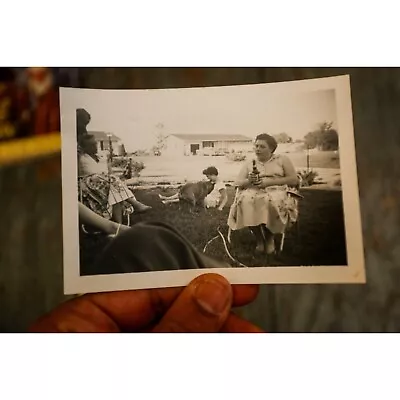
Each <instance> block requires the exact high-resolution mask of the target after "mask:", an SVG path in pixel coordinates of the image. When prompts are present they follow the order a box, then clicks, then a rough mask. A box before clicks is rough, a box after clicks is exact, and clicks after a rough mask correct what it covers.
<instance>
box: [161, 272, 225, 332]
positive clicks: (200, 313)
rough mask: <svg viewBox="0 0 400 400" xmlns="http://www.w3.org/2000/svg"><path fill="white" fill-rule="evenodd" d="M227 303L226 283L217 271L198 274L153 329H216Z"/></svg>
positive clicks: (220, 325)
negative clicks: (215, 272)
mask: <svg viewBox="0 0 400 400" xmlns="http://www.w3.org/2000/svg"><path fill="white" fill-rule="evenodd" d="M231 305H232V287H231V285H230V284H229V282H228V281H227V280H226V279H225V278H224V277H222V276H220V275H217V274H205V275H201V276H199V277H197V278H196V279H194V280H193V281H192V282H191V283H190V284H189V285H188V286H187V287H186V288H185V289H184V290H183V291H182V292H181V294H180V295H179V297H178V298H177V299H176V300H175V302H174V303H173V304H172V306H171V308H170V309H169V310H168V311H167V313H166V314H165V315H164V317H163V318H162V320H161V321H160V323H159V324H158V325H157V326H156V327H155V328H154V329H153V332H199V333H203V332H218V331H219V330H220V329H221V327H222V326H223V325H224V323H225V320H226V319H227V318H228V315H229V312H230V309H231Z"/></svg>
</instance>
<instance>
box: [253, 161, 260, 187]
mask: <svg viewBox="0 0 400 400" xmlns="http://www.w3.org/2000/svg"><path fill="white" fill-rule="evenodd" d="M252 175H253V176H254V177H255V178H256V179H255V183H259V182H260V171H259V170H258V169H257V166H256V160H253V171H252Z"/></svg>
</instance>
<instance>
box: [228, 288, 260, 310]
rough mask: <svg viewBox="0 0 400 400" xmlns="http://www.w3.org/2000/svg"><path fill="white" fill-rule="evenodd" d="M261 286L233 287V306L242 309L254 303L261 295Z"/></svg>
mask: <svg viewBox="0 0 400 400" xmlns="http://www.w3.org/2000/svg"><path fill="white" fill-rule="evenodd" d="M259 290H260V286H259V285H232V292H233V306H234V307H241V306H244V305H246V304H249V303H251V302H252V301H254V300H255V299H256V298H257V296H258V293H259Z"/></svg>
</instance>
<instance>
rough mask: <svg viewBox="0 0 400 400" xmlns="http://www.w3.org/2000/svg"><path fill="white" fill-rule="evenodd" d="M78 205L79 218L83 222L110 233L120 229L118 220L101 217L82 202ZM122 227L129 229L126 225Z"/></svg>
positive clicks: (112, 233)
mask: <svg viewBox="0 0 400 400" xmlns="http://www.w3.org/2000/svg"><path fill="white" fill-rule="evenodd" d="M78 205H79V219H80V221H81V223H83V224H85V225H90V226H92V227H93V228H96V229H99V230H101V231H102V232H104V233H106V234H109V235H114V234H115V233H116V232H117V231H118V224H117V223H116V222H113V221H109V220H108V219H106V218H103V217H101V216H100V215H98V214H96V213H95V212H93V211H92V210H91V209H90V208H88V207H86V206H85V205H84V204H82V203H81V202H79V203H78ZM121 227H123V228H126V229H128V227H125V226H121Z"/></svg>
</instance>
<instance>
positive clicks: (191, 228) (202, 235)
mask: <svg viewBox="0 0 400 400" xmlns="http://www.w3.org/2000/svg"><path fill="white" fill-rule="evenodd" d="M159 193H161V194H165V195H170V194H173V193H174V190H171V189H169V190H168V189H161V188H156V189H152V190H137V191H136V193H135V194H136V197H137V199H138V200H141V201H143V202H144V203H145V204H148V205H151V206H152V207H153V210H151V211H150V212H148V213H146V214H144V215H142V216H141V217H135V218H133V223H135V222H139V221H162V222H166V223H169V224H171V225H173V226H174V227H175V228H177V229H178V230H179V231H180V232H181V233H182V234H183V235H184V236H185V237H187V238H188V239H189V240H190V241H191V242H192V243H194V245H195V246H196V247H197V248H198V249H200V250H201V251H202V250H203V248H204V246H205V244H206V243H207V242H208V241H209V240H210V239H211V238H212V237H213V236H215V235H217V228H218V227H219V226H221V227H222V232H223V233H224V234H226V233H227V226H226V221H227V217H228V212H229V207H226V208H225V210H224V211H222V212H219V211H217V210H214V209H211V210H206V211H204V210H200V211H199V212H198V213H197V214H196V215H192V214H190V213H189V212H188V211H186V210H181V211H180V210H179V205H178V204H170V205H164V204H162V203H161V202H160V200H159V198H158V194H159ZM228 193H229V203H228V204H229V205H230V204H231V202H232V200H233V196H234V190H233V188H228ZM302 194H303V196H304V199H303V200H301V203H300V220H299V227H298V228H299V229H298V230H297V229H296V227H294V228H293V229H292V231H290V232H288V234H287V236H286V240H285V248H284V251H283V254H281V255H280V256H279V257H271V258H270V259H269V260H268V265H277V266H278V265H281V266H282V265H293V266H296V265H346V264H347V258H346V247H345V243H346V241H345V230H344V218H343V211H342V193H341V192H340V191H328V190H303V192H302ZM225 237H226V235H225ZM253 249H254V239H253V236H252V235H251V233H250V232H249V231H248V230H246V229H245V230H242V231H236V232H233V235H232V251H231V253H232V254H233V256H234V257H235V258H236V259H238V260H239V261H241V262H242V263H244V264H245V265H249V266H259V265H266V259H265V258H264V257H262V256H257V257H255V256H254V255H253ZM207 254H209V255H211V256H214V257H215V258H218V259H222V260H225V261H229V258H228V257H227V255H226V254H225V251H224V247H223V243H222V240H221V239H218V240H215V241H214V242H213V243H211V244H210V245H209V247H208V249H207Z"/></svg>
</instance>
